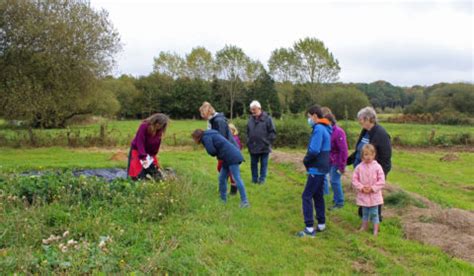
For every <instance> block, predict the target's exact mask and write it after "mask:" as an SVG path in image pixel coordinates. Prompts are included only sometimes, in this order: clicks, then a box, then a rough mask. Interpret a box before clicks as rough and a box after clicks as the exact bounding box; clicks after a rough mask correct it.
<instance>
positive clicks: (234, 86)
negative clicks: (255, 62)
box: [216, 45, 251, 119]
mask: <svg viewBox="0 0 474 276" xmlns="http://www.w3.org/2000/svg"><path fill="white" fill-rule="evenodd" d="M249 63H251V59H250V58H249V57H248V56H247V55H246V54H245V53H244V51H243V50H242V49H241V48H239V47H237V46H233V45H226V46H225V47H224V48H223V49H222V50H220V51H218V52H217V53H216V64H217V69H218V73H219V76H220V77H222V78H223V79H225V80H227V82H225V84H226V85H227V91H228V93H229V99H230V103H229V107H230V108H229V109H230V118H231V119H232V118H233V115H234V103H235V100H236V97H237V95H238V93H239V92H240V91H241V89H240V83H241V81H242V80H246V79H247V78H248V66H249Z"/></svg>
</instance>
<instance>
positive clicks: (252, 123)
mask: <svg viewBox="0 0 474 276" xmlns="http://www.w3.org/2000/svg"><path fill="white" fill-rule="evenodd" d="M250 112H251V113H252V115H251V116H250V117H249V120H248V122H247V148H248V149H249V152H250V160H251V162H250V168H251V170H252V182H253V183H258V184H264V183H265V179H266V177H267V169H268V157H269V155H270V152H271V151H272V144H273V141H275V138H276V130H275V125H274V124H273V120H272V118H271V117H270V116H269V115H268V114H267V113H266V112H264V111H262V106H261V105H260V103H259V102H258V101H252V102H251V103H250ZM259 162H260V175H259V170H258V163H259Z"/></svg>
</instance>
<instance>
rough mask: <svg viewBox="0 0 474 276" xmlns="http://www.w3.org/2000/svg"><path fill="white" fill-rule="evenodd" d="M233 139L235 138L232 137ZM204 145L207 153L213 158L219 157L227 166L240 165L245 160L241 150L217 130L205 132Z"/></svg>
mask: <svg viewBox="0 0 474 276" xmlns="http://www.w3.org/2000/svg"><path fill="white" fill-rule="evenodd" d="M232 139H234V138H233V137H232ZM202 143H203V145H204V147H205V148H206V150H207V152H208V153H209V154H210V155H212V156H217V158H218V159H219V160H223V161H224V165H225V166H229V165H233V164H240V163H242V162H243V160H244V158H243V156H242V154H241V152H240V150H239V149H238V148H237V147H236V146H234V145H233V144H231V143H230V142H229V141H228V140H227V139H226V138H224V136H222V135H221V134H219V132H217V131H216V130H213V129H210V130H206V131H204V135H203V137H202Z"/></svg>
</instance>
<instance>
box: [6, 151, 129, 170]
mask: <svg viewBox="0 0 474 276" xmlns="http://www.w3.org/2000/svg"><path fill="white" fill-rule="evenodd" d="M0 153H1V154H0V170H2V171H24V170H28V169H30V170H31V169H33V170H44V169H55V168H61V169H66V168H106V167H122V168H125V167H126V166H127V164H126V162H123V161H112V160H110V157H111V156H112V154H113V153H112V152H110V153H104V152H100V151H90V150H84V149H66V148H60V147H51V148H34V149H12V148H0Z"/></svg>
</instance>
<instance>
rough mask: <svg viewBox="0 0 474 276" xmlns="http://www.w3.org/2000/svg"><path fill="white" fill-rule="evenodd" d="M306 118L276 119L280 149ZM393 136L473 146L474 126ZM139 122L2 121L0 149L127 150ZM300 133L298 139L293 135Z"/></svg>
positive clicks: (411, 127) (187, 126)
mask: <svg viewBox="0 0 474 276" xmlns="http://www.w3.org/2000/svg"><path fill="white" fill-rule="evenodd" d="M304 118H305V117H304V116H303V115H300V116H296V115H292V116H290V117H288V118H284V119H281V120H280V119H275V124H276V126H277V128H278V129H279V130H280V135H279V137H280V138H277V141H276V143H277V144H279V145H283V146H285V145H287V144H288V143H291V144H290V146H294V147H301V146H303V145H304V144H305V143H306V140H307V137H305V136H304V135H299V134H308V135H309V133H310V129H309V128H308V127H307V125H306V120H305V119H304ZM234 123H235V124H236V125H237V126H238V127H239V128H240V130H241V131H245V125H246V119H244V118H237V119H236V120H234ZM381 124H382V125H383V126H384V127H385V128H386V129H387V131H388V132H389V133H390V135H391V136H392V143H393V144H394V145H401V146H415V147H427V146H452V145H461V146H465V145H468V146H472V145H474V126H450V125H435V124H431V125H430V124H426V125H423V124H395V123H388V122H382V123H381ZM139 125H140V121H139V120H125V121H116V120H105V119H101V120H99V121H98V122H94V123H90V124H77V125H72V126H70V127H69V128H67V129H42V130H31V131H28V130H27V129H25V128H21V127H11V126H8V125H7V124H6V122H5V121H2V120H0V145H2V146H7V147H14V148H20V147H50V146H63V147H95V146H97V147H103V146H112V147H114V146H128V145H129V144H130V141H131V139H133V135H134V134H135V131H136V129H137V128H138V126H139ZM339 125H340V126H342V127H343V128H344V129H345V130H346V133H347V135H348V141H349V143H355V141H356V140H357V137H358V135H359V133H360V126H359V124H358V123H357V122H355V121H350V120H347V121H346V120H341V121H339ZM206 127H207V124H206V122H205V121H202V120H180V121H172V122H171V124H170V127H169V129H168V131H167V139H166V140H165V141H164V144H165V145H169V146H183V145H192V140H191V139H190V138H189V137H190V133H191V131H192V130H194V129H196V128H206ZM293 133H298V135H293Z"/></svg>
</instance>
